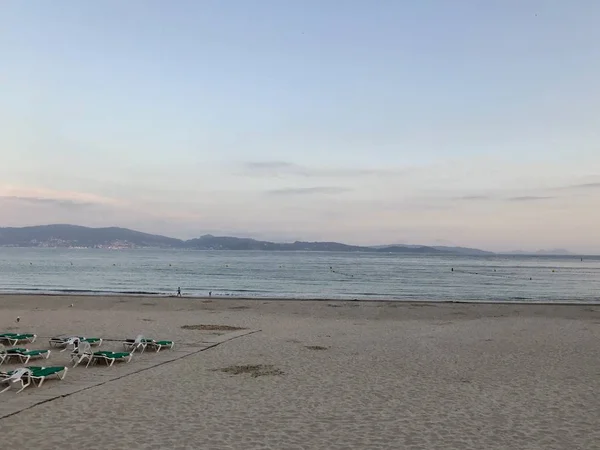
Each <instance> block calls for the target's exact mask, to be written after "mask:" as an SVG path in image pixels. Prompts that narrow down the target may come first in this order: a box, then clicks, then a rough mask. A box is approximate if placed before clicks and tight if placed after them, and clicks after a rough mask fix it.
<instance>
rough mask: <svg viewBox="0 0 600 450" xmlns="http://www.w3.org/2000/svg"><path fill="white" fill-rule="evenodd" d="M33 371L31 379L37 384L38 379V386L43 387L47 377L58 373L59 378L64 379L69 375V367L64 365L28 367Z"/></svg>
mask: <svg viewBox="0 0 600 450" xmlns="http://www.w3.org/2000/svg"><path fill="white" fill-rule="evenodd" d="M27 369H29V370H30V371H31V374H30V375H29V377H30V378H31V381H33V383H34V384H35V382H36V381H37V387H41V386H42V384H44V380H46V378H48V377H51V376H53V375H56V377H57V378H58V379H59V380H64V378H65V376H66V375H67V370H68V369H67V368H66V367H64V366H54V367H35V366H31V367H27Z"/></svg>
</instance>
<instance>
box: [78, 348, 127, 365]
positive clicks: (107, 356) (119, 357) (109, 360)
mask: <svg viewBox="0 0 600 450" xmlns="http://www.w3.org/2000/svg"><path fill="white" fill-rule="evenodd" d="M132 357H133V352H110V351H107V350H103V351H99V352H94V353H92V359H91V361H90V362H92V361H93V362H98V361H103V362H105V363H106V365H107V366H109V367H110V366H112V365H113V364H114V363H115V361H124V362H126V363H128V362H130V361H131V358H132ZM88 365H89V362H88Z"/></svg>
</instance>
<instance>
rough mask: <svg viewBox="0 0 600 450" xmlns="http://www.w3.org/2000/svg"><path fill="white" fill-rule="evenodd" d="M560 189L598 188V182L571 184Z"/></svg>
mask: <svg viewBox="0 0 600 450" xmlns="http://www.w3.org/2000/svg"><path fill="white" fill-rule="evenodd" d="M562 189H600V183H584V184H573V185H571V186H565V187H563V188H562Z"/></svg>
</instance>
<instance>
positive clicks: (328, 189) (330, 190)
mask: <svg viewBox="0 0 600 450" xmlns="http://www.w3.org/2000/svg"><path fill="white" fill-rule="evenodd" d="M351 190H352V189H349V188H344V187H341V186H313V187H306V188H283V189H271V190H268V191H267V193H268V194H272V195H318V194H325V195H329V194H343V193H344V192H350V191H351Z"/></svg>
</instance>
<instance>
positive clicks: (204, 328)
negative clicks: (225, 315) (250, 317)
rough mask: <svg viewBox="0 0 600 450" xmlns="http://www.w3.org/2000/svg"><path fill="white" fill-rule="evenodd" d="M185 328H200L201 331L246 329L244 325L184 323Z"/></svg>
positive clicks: (183, 327)
mask: <svg viewBox="0 0 600 450" xmlns="http://www.w3.org/2000/svg"><path fill="white" fill-rule="evenodd" d="M181 328H182V329H184V330H199V331H238V330H245V329H246V328H243V327H232V326H231V325H183V326H182V327H181Z"/></svg>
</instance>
